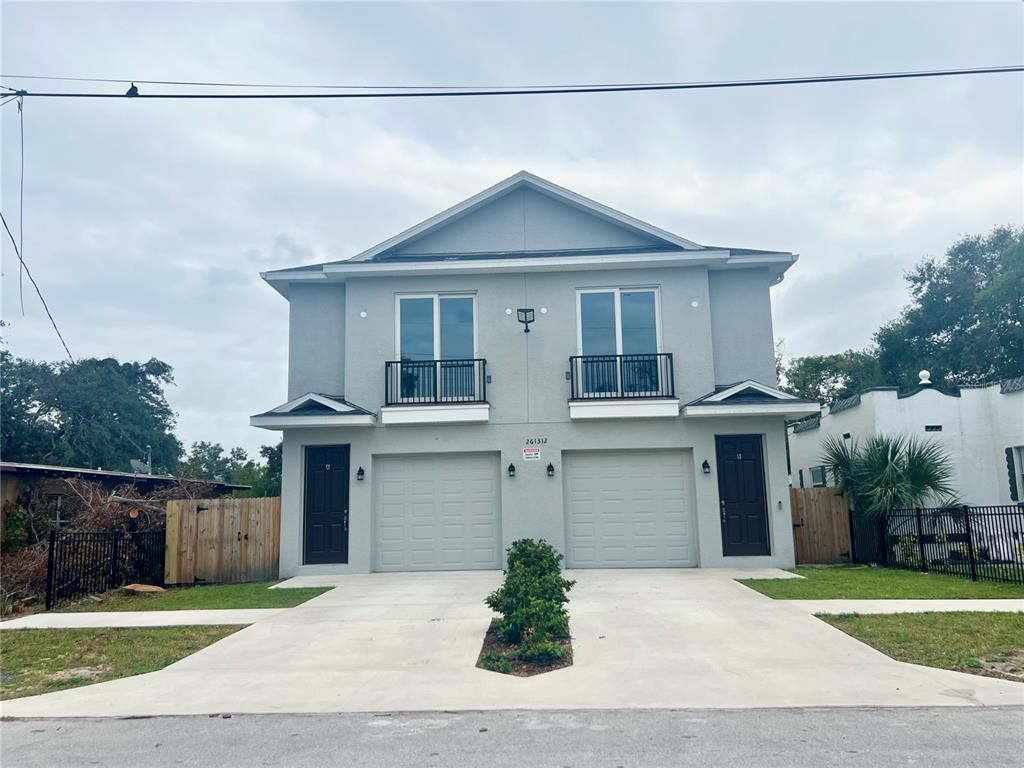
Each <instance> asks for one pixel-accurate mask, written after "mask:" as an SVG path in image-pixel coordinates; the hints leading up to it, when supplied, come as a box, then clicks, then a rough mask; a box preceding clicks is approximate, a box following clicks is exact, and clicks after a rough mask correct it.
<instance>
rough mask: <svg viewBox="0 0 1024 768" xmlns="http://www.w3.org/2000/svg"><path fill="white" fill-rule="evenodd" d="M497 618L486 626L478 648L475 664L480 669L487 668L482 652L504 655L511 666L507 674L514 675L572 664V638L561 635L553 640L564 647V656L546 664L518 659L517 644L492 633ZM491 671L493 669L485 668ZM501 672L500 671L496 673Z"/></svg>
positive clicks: (530, 674) (526, 675) (525, 674)
mask: <svg viewBox="0 0 1024 768" xmlns="http://www.w3.org/2000/svg"><path fill="white" fill-rule="evenodd" d="M497 622H498V620H497V619H492V620H491V625H490V626H489V627H488V628H487V634H486V635H484V645H483V647H482V648H481V649H480V655H479V656H477V659H476V665H477V666H478V667H480V668H481V669H487V667H485V666H483V664H482V663H481V661H482V659H483V657H484V654H486V653H496V654H498V655H500V656H504V657H505V658H506V659H508V662H509V664H510V665H511V666H512V671H511V672H509V673H508V674H512V675H515V676H516V677H530V676H532V675H539V674H542V673H544V672H553V671H554V670H556V669H564V668H565V667H571V666H572V639H571V638H569V637H563V638H559V639H557V640H555V642H556V643H558V645H560V646H561V647H562V648H564V649H565V651H566V654H565V657H564V658H561V659H558V660H557V661H552V662H550V663H548V664H537V663H532V662H525V661H520V660H519V659H518V658H516V651H518V650H519V646H518V645H515V644H511V643H506V642H505V641H504V640H502V639H501V638H500V637H498V636H497V635H496V634H494V625H495V624H497ZM487 671H488V672H493V671H495V670H487ZM498 674H502V673H498Z"/></svg>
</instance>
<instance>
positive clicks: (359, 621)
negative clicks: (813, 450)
mask: <svg viewBox="0 0 1024 768" xmlns="http://www.w3.org/2000/svg"><path fill="white" fill-rule="evenodd" d="M569 575H570V577H572V578H576V579H577V580H578V583H577V585H576V588H575V589H574V590H573V592H572V604H571V606H570V610H571V615H572V619H571V626H572V633H573V648H574V657H575V663H574V665H573V666H572V667H568V668H566V669H562V670H559V671H557V672H552V673H548V674H545V675H539V676H537V677H533V678H515V677H510V676H507V675H500V674H496V673H493V672H486V671H484V670H480V669H476V668H475V666H474V663H475V661H476V658H477V655H478V654H479V652H480V645H481V641H482V638H483V635H484V632H485V630H486V628H487V624H488V622H489V620H490V612H489V611H488V609H487V608H486V607H485V606H484V605H483V603H482V600H483V598H484V596H485V595H486V594H487V593H488V592H489V591H490V590H492V589H493V588H494V587H496V586H497V585H498V583H499V582H500V579H501V574H500V573H499V572H496V571H489V572H473V573H420V574H373V575H367V576H348V577H345V578H344V579H338V580H337V584H338V586H337V587H336V588H335V589H333V590H332V591H330V592H328V593H326V594H323V595H321V596H319V597H316V598H314V599H313V600H310V601H309V602H306V603H304V604H302V605H300V606H298V607H296V608H292V609H290V610H287V611H284V612H282V613H280V614H279V615H277V616H273V617H270V618H269V619H266V620H264V621H259V622H257V623H255V624H253V625H252V626H249V627H246V628H245V629H242V630H240V631H238V632H236V633H235V634H233V635H232V636H230V637H228V638H225V639H224V640H221V641H220V642H217V643H215V644H213V645H211V646H209V647H207V648H205V649H203V650H201V651H199V652H198V653H196V654H193V655H192V656H189V657H187V658H185V659H182V660H181V661H179V662H177V663H175V664H172V665H171V666H169V667H167V668H166V669H164V670H161V671H159V672H153V673H150V674H147V675H140V676H137V677H130V678H124V679H121V680H114V681H111V682H107V683H100V684H97V685H91V686H86V687H83V688H78V689H73V690H67V691H60V692H57V693H51V694H46V695H43V696H35V697H30V698H25V699H14V700H8V701H4V702H3V703H2V709H0V712H2V714H3V715H5V716H9V717H54V716H56V717H60V716H110V715H114V716H127V715H170V714H212V713H220V712H234V713H242V712H250V713H261V712H262V713H271V712H295V713H299V712H375V711H390V712H394V711H413V710H418V711H425V710H433V711H437V710H480V709H598V708H609V709H612V708H668V709H674V708H752V707H811V706H963V705H1022V704H1024V684H1020V683H1012V682H1008V681H1005V680H996V679H992V678H985V677H979V676H974V675H967V674H962V673H959V672H950V671H946V670H939V669H930V668H926V667H918V666H915V665H911V664H903V663H900V662H897V661H894V660H892V659H890V658H889V657H887V656H885V655H884V654H882V653H880V652H878V651H875V650H874V649H872V648H870V647H869V646H867V645H864V644H863V643H860V642H858V641H857V640H854V639H853V638H852V637H849V636H848V635H846V634H844V633H843V632H841V631H839V630H838V629H835V628H833V627H831V626H829V625H828V624H826V623H825V622H823V621H820V620H819V619H816V618H814V617H813V616H812V615H811V614H810V613H809V612H805V611H800V610H796V609H793V608H787V607H786V606H785V604H784V603H783V602H781V601H776V600H771V599H769V598H767V597H765V596H764V595H761V594H759V593H757V592H755V591H753V590H751V589H747V588H746V587H744V586H742V585H740V584H738V583H736V582H735V581H733V579H732V576H734V575H736V574H734V573H730V572H729V571H717V570H699V569H692V570H652V571H645V570H635V571H629V570H627V571H577V572H570V574H569Z"/></svg>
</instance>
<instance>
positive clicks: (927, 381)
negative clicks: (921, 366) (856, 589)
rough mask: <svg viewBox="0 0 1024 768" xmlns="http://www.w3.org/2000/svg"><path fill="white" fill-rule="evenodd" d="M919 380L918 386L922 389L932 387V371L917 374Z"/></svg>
mask: <svg viewBox="0 0 1024 768" xmlns="http://www.w3.org/2000/svg"><path fill="white" fill-rule="evenodd" d="M917 378H918V379H919V381H918V382H917V383H918V386H921V387H930V386H931V383H932V374H931V371H920V372H918V374H917Z"/></svg>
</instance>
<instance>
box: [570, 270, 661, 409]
mask: <svg viewBox="0 0 1024 768" xmlns="http://www.w3.org/2000/svg"><path fill="white" fill-rule="evenodd" d="M657 304H658V296H657V291H656V290H654V289H653V288H637V289H626V288H621V289H620V288H612V289H607V290H587V291H580V292H579V353H580V355H581V358H580V359H579V362H578V364H579V366H580V370H579V371H578V374H579V375H580V380H581V384H582V393H583V396H584V397H643V396H652V395H656V394H657V393H658V392H659V391H661V390H660V382H659V366H658V358H657V354H658V351H659V348H660V343H659V341H660V340H659V338H658V308H657Z"/></svg>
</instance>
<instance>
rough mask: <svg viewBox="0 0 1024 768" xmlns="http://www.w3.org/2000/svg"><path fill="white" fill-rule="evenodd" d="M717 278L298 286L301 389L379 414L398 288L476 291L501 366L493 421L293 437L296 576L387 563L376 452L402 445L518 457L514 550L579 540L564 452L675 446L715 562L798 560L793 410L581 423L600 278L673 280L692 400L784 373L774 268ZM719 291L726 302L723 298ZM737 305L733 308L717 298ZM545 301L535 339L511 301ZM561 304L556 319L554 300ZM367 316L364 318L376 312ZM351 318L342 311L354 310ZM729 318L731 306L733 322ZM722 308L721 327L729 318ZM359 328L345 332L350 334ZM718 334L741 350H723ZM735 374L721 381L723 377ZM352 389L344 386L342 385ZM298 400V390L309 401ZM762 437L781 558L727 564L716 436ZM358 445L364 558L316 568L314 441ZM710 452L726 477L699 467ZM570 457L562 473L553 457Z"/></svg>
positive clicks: (503, 278)
mask: <svg viewBox="0 0 1024 768" xmlns="http://www.w3.org/2000/svg"><path fill="white" fill-rule="evenodd" d="M747 272H748V271H747V270H743V271H742V272H739V273H736V274H737V275H738V276H737V277H736V278H735V279H733V278H732V277H731V274H732V273H729V275H730V276H729V277H728V278H727V279H722V276H723V275H725V274H726V273H711V278H710V283H709V272H708V270H707V269H705V268H704V267H685V268H682V267H673V268H650V269H623V270H596V271H587V272H582V271H581V272H546V273H533V274H490V275H477V276H445V277H430V276H425V277H390V278H383V277H363V278H358V279H357V278H350V279H349V282H348V284H347V287H346V289H345V290H344V292H341V291H339V290H338V289H337V288H334V289H333V291H334V292H333V293H332V292H331V290H332V289H330V288H329V287H327V286H317V287H315V288H313V287H308V286H303V287H301V288H300V287H297V286H296V287H293V289H292V293H291V302H292V354H291V357H290V362H291V369H290V376H289V384H290V387H294V390H293V392H294V395H298V394H302V393H303V392H305V391H308V390H310V389H312V390H313V391H341V392H343V393H344V394H345V396H346V397H347V398H348V399H349V400H350V401H352V402H354V403H356V404H358V405H361V406H363V407H365V408H368V409H370V410H373V411H378V410H379V408H380V407H381V405H382V404H383V402H384V391H383V386H384V362H385V361H387V360H393V359H395V356H396V349H395V320H396V318H395V301H396V294H403V293H432V292H437V291H439V292H444V293H450V292H460V291H464V292H472V293H474V294H475V296H476V301H477V334H478V355H479V356H480V357H483V358H486V360H487V371H488V373H489V374H490V375H491V376H492V381H491V383H490V384H488V389H487V395H488V400H489V402H490V404H491V412H490V422H489V423H487V424H477V425H431V426H413V427H410V426H387V427H385V426H381V425H377V426H374V427H364V428H345V429H340V428H339V429H295V430H286V431H285V433H284V467H283V489H282V496H283V499H282V543H281V547H282V549H281V574H282V575H283V576H288V575H292V574H296V573H316V572H323V573H344V572H352V573H362V572H367V571H369V570H370V567H371V562H372V551H371V546H372V545H371V537H372V523H373V507H372V501H373V500H372V498H371V496H372V488H373V487H374V483H373V481H372V478H373V473H374V472H375V471H376V470H375V467H374V463H375V462H374V457H379V456H382V455H386V454H403V453H431V452H436V453H453V452H476V451H484V452H499V453H500V463H501V466H502V467H504V466H506V465H507V464H508V463H510V462H512V463H515V464H516V465H517V467H519V472H518V473H517V476H516V477H515V478H512V479H510V478H508V477H507V476H505V474H504V473H502V479H501V514H502V520H501V528H502V539H503V546H507V545H508V544H509V543H511V542H512V541H513V540H515V539H517V538H521V537H523V536H531V537H538V538H539V537H543V538H546V539H548V540H549V541H551V542H552V543H553V544H555V545H556V546H558V547H559V548H564V545H565V538H566V533H565V515H564V507H563V485H562V461H563V458H564V454H565V453H566V452H570V451H582V450H595V449H596V450H631V449H666V450H667V449H676V450H682V451H684V454H683V458H682V460H683V461H684V462H685V464H686V467H687V477H688V478H690V480H689V482H690V483H691V487H690V489H689V490H690V493H691V501H692V504H693V509H694V510H695V513H696V516H697V534H698V543H699V557H700V564H701V565H703V566H713V565H733V566H737V565H775V566H787V567H788V566H791V565H792V564H793V545H792V534H791V527H790V519H789V496H788V477H787V474H786V460H785V441H784V427H783V420H782V419H781V418H747V419H738V418H714V419H687V418H683V417H676V418H662V419H646V420H640V419H625V420H617V421H602V422H589V423H580V422H571V421H570V420H569V408H568V402H567V401H568V397H569V382H568V381H567V380H566V378H565V373H566V371H567V370H568V358H569V356H570V355H574V354H576V353H577V336H576V333H577V320H576V291H577V289H581V288H600V287H619V288H626V287H652V286H656V287H658V288H659V292H660V299H659V309H660V322H661V327H662V351H664V352H671V353H672V354H673V362H674V365H675V371H674V373H675V382H676V394H677V396H678V397H679V398H680V400H681V401H682V402H684V403H685V402H687V401H689V400H692V399H694V398H697V397H699V396H701V395H703V394H706V393H707V392H709V391H711V390H712V389H713V387H714V385H715V383H716V379H717V381H718V383H724V381H729V380H739V379H744V378H755V379H758V380H760V381H767V382H772V381H773V380H774V362H773V356H772V338H771V314H770V304H769V297H768V275H767V272H765V271H763V270H758V271H756V274H747ZM716 297H717V299H716ZM716 300H718V301H721V302H723V303H724V312H720V311H719V310H718V309H716V308H715V306H714V302H715V301H716ZM521 306H530V307H533V308H535V310H536V312H537V314H536V322H535V323H534V324H533V326H532V329H531V333H529V334H524V333H523V331H522V326H521V325H520V324H519V323H518V322H517V321H516V318H515V315H514V314H513V315H512V316H509V315H506V314H505V309H506V308H511V309H512V310H513V312H514V310H515V309H516V308H517V307H521ZM542 308H545V309H547V312H546V313H541V309H542ZM364 312H365V313H366V317H361V313H364ZM339 313H341V315H343V318H342V317H341V316H340V315H339ZM723 315H724V316H723ZM716 317H717V325H716ZM341 328H344V329H345V338H344V339H342V338H341V337H340V335H339V334H340V329H341ZM712 340H714V342H715V344H727V345H728V346H729V350H728V351H727V352H725V353H720V352H719V351H718V350H717V348H714V347H713V344H712ZM723 370H724V371H726V374H725V375H726V376H728V377H731V378H726V379H723V378H722V375H723V374H722V373H721V371H723ZM342 378H344V387H341V388H340V389H339V388H337V387H334V386H333V385H335V384H337V385H339V386H340V384H341V379H342ZM294 395H293V396H294ZM730 433H731V434H741V433H742V434H748V433H750V434H760V435H763V436H764V441H765V462H766V470H767V473H766V474H767V483H768V495H769V499H768V503H769V510H768V511H769V525H770V532H771V536H772V550H771V551H772V554H771V555H770V556H768V557H760V558H724V557H723V556H722V554H721V553H722V547H721V529H720V524H719V505H718V485H717V475H716V474H715V472H716V468H715V467H714V465H715V445H714V437H715V435H716V434H730ZM537 437H543V438H546V439H547V442H546V443H545V444H544V446H543V448H542V459H541V460H540V461H536V462H529V463H525V462H523V461H522V448H523V447H524V445H525V442H526V440H527V439H530V438H537ZM334 443H347V444H350V445H351V463H352V473H353V477H354V473H355V471H356V469H357V468H358V467H360V466H361V467H363V468H364V469H365V470H366V472H367V477H366V479H365V480H364V481H363V482H356V481H355V480H354V479H353V481H352V484H351V497H350V504H349V507H350V561H349V563H348V564H347V565H330V566H304V565H302V549H301V545H302V483H303V462H304V449H305V447H306V446H308V445H317V444H320V445H323V444H334ZM705 459H707V460H708V461H709V463H710V464H711V465H712V467H713V469H712V474H710V475H703V474H702V473H701V472H700V471H699V469H697V470H696V471H695V470H694V469H693V468H694V467H698V468H699V466H700V464H701V463H702V462H703V461H704V460H705ZM549 461H550V462H552V463H553V464H554V465H555V467H556V474H555V477H554V478H548V477H547V476H546V474H545V471H544V470H545V467H546V466H547V463H548V462H549Z"/></svg>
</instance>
